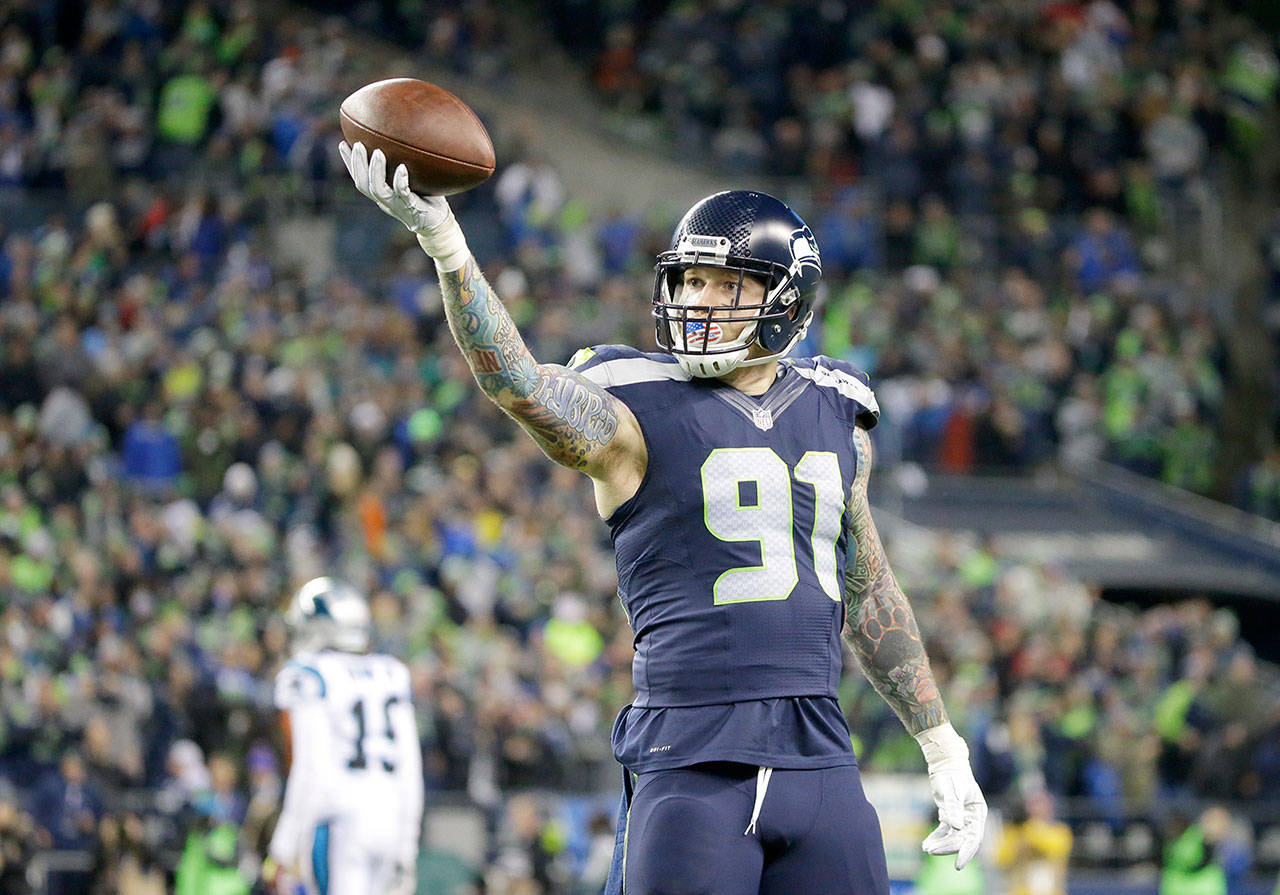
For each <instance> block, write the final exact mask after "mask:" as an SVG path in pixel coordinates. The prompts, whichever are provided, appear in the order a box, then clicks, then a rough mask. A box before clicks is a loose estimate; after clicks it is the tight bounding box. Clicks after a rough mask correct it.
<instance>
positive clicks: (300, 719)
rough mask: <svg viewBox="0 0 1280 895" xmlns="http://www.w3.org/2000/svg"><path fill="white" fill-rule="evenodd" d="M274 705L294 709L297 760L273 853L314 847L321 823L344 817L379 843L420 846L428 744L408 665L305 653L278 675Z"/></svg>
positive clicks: (384, 659)
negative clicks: (422, 737)
mask: <svg viewBox="0 0 1280 895" xmlns="http://www.w3.org/2000/svg"><path fill="white" fill-rule="evenodd" d="M275 703H276V706H277V707H278V708H280V709H282V710H284V711H287V712H288V714H289V724H290V730H291V740H292V746H293V749H292V751H293V762H292V766H291V767H290V770H289V781H288V785H287V788H286V791H285V804H284V809H283V811H282V813H281V817H280V821H279V823H278V824H277V828H276V834H275V837H273V841H272V853H273V854H276V855H278V856H281V857H291V856H293V855H295V854H297V853H298V852H299V851H300V850H302V849H306V848H309V847H310V845H309V843H310V839H311V836H312V833H313V831H314V829H315V827H316V826H317V825H319V824H322V823H326V822H329V821H335V820H343V821H346V822H347V823H348V825H349V829H351V830H352V832H353V834H354V835H356V836H358V837H359V839H361V840H362V841H365V842H367V843H368V845H369V846H370V847H371V848H372V847H376V846H379V845H380V846H381V848H383V849H388V850H392V851H398V852H400V853H402V854H409V853H411V852H412V851H413V850H416V847H417V842H418V832H419V829H420V824H421V817H422V788H423V783H422V752H421V746H420V744H419V742H418V731H417V725H416V724H415V722H414V713H413V701H412V694H411V690H410V683H409V670H408V669H407V668H406V667H405V666H404V663H402V662H401V661H400V660H399V659H396V658H393V657H391V656H382V655H360V654H352V653H342V652H336V651H329V650H326V651H321V652H316V653H306V654H300V655H298V656H295V657H294V658H293V659H292V660H291V661H290V662H289V663H288V664H287V665H285V667H284V668H283V669H281V671H280V673H279V675H278V676H277V677H276V684H275ZM392 842H394V843H396V845H395V846H394V847H393V846H392Z"/></svg>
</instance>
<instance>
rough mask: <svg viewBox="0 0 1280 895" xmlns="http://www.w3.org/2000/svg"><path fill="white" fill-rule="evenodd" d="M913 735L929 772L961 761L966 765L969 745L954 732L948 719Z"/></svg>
mask: <svg viewBox="0 0 1280 895" xmlns="http://www.w3.org/2000/svg"><path fill="white" fill-rule="evenodd" d="M915 736H916V742H917V743H919V744H920V751H921V752H923V753H924V760H925V762H926V763H927V764H928V765H929V771H930V773H932V772H933V771H936V770H940V769H942V768H945V767H947V766H949V765H951V764H953V763H954V764H960V763H962V762H963V763H964V765H965V766H966V767H967V766H968V764H969V747H968V746H966V745H965V742H964V738H963V737H961V736H960V734H958V733H956V729H955V728H954V727H952V726H951V722H950V721H947V722H946V723H943V724H939V725H938V726H937V727H930V728H927V729H925V730H922V731H920V732H919V733H918V734H916V735H915Z"/></svg>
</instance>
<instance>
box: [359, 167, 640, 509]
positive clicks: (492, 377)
mask: <svg viewBox="0 0 1280 895" xmlns="http://www.w3.org/2000/svg"><path fill="white" fill-rule="evenodd" d="M338 152H339V154H341V156H342V161H343V163H344V164H345V165H346V166H347V171H348V173H350V174H351V181H352V183H354V184H355V187H356V189H357V190H359V191H360V192H361V193H362V194H364V195H365V196H367V197H369V198H370V199H372V200H373V201H374V202H375V203H376V204H377V206H378V207H379V208H380V209H382V210H383V211H384V212H386V213H387V214H389V215H390V216H391V217H393V218H395V219H396V220H397V221H399V222H400V223H402V224H404V226H405V227H406V228H407V229H408V230H409V231H410V232H411V233H413V234H414V235H415V236H417V238H418V244H419V245H421V246H422V250H423V251H424V252H426V253H427V254H428V255H430V256H431V257H432V258H433V259H435V263H436V271H437V273H439V275H440V285H441V288H442V290H443V292H444V309H445V314H446V316H447V317H448V319H449V329H450V330H451V331H452V332H453V338H454V340H455V341H456V342H457V343H458V347H459V348H461V349H462V354H463V356H465V357H466V359H467V363H468V364H469V365H470V366H471V372H472V373H473V374H474V375H475V377H476V382H478V383H480V388H482V389H483V390H484V393H485V394H486V395H488V396H489V397H490V398H491V399H492V400H493V401H494V402H495V403H496V404H497V405H498V406H499V407H501V408H502V409H503V410H505V411H506V412H507V413H509V414H510V415H511V416H512V417H514V418H515V419H516V420H517V421H518V422H519V423H520V425H522V426H523V427H524V428H525V431H527V432H528V433H529V434H530V435H531V436H533V439H534V441H536V442H537V443H538V445H539V446H540V447H541V448H542V450H543V451H544V452H545V453H546V455H547V456H548V457H550V458H551V459H552V460H555V461H556V462H557V463H561V464H563V465H565V466H568V467H569V468H571V469H579V470H581V471H583V472H585V473H586V474H587V475H589V476H591V477H592V479H594V480H595V486H596V506H597V508H598V509H599V510H600V513H601V515H603V516H607V515H608V514H609V512H611V511H612V508H613V507H616V506H617V505H618V504H620V503H622V502H623V501H624V500H626V499H627V498H628V497H630V496H631V495H632V494H634V493H635V490H636V488H638V487H639V485H640V480H641V479H642V478H643V476H644V468H645V464H646V462H647V461H648V456H647V454H646V449H645V444H644V436H643V435H642V434H641V432H640V424H639V423H637V422H636V418H635V416H634V415H633V414H632V413H631V411H630V410H629V409H627V406H626V405H625V404H623V403H622V402H621V401H619V400H618V399H617V398H615V397H613V396H612V395H610V394H609V393H608V392H606V391H605V390H604V389H603V388H601V387H600V386H598V385H596V384H595V383H593V382H591V381H590V380H588V379H586V378H585V377H583V376H581V375H579V374H578V373H575V372H574V371H573V370H570V369H568V368H567V367H561V366H556V365H554V364H539V363H538V362H537V361H535V360H534V359H533V356H532V355H531V354H529V349H528V348H526V347H525V344H524V340H523V339H521V338H520V333H519V332H517V331H516V327H515V324H514V323H513V322H512V321H511V316H510V315H509V314H508V313H507V309H506V308H504V307H503V306H502V302H501V301H499V300H498V297H497V296H496V295H494V294H493V291H492V290H491V289H490V288H489V284H488V283H487V282H485V278H484V274H482V273H481V272H480V268H479V267H478V266H477V265H476V262H475V259H474V258H472V257H471V251H470V250H469V249H468V248H467V241H466V238H465V237H464V236H463V234H462V228H461V227H460V226H459V225H458V221H457V219H456V218H455V217H454V216H453V212H452V211H451V210H450V208H449V203H448V202H447V201H445V200H444V198H442V197H440V196H420V195H418V194H417V193H414V192H413V191H412V190H411V189H410V188H409V170H408V168H406V167H405V166H404V165H399V166H397V167H396V170H395V173H394V174H393V175H392V178H391V181H390V182H388V180H387V159H386V156H385V155H383V152H382V150H381V149H375V150H373V152H372V153H370V152H368V151H367V150H366V148H365V146H364V144H362V143H359V142H357V143H354V144H351V145H347V143H346V142H343V143H340V144H338Z"/></svg>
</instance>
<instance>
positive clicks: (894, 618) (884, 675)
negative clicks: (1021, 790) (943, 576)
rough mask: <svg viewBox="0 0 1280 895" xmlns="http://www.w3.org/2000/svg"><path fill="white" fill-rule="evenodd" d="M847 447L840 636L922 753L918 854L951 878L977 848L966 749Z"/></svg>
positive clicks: (861, 466)
mask: <svg viewBox="0 0 1280 895" xmlns="http://www.w3.org/2000/svg"><path fill="white" fill-rule="evenodd" d="M853 443H854V448H855V450H856V452H857V459H858V469H857V472H856V474H855V475H854V479H853V487H852V488H851V489H850V492H849V504H848V507H847V511H846V513H845V525H846V531H847V532H848V534H849V549H850V550H851V551H852V558H851V560H850V562H849V564H848V566H847V568H846V571H845V576H844V600H845V606H846V607H847V609H848V612H847V615H846V623H845V636H846V637H847V638H848V640H849V643H850V645H851V646H852V647H853V651H854V654H855V655H857V657H858V664H859V665H860V666H862V671H863V673H864V674H865V675H866V676H867V680H869V681H870V682H871V686H873V687H875V689H876V692H877V693H879V694H880V696H881V697H883V699H884V701H885V702H887V703H888V704H889V707H890V708H891V709H893V711H894V713H895V714H896V715H897V716H898V717H899V718H900V719H901V720H902V723H903V724H904V725H906V728H907V730H909V731H910V732H911V733H912V735H914V736H915V738H916V742H918V743H919V744H920V749H921V751H922V752H924V757H925V762H926V763H927V764H928V766H929V783H930V786H931V787H932V789H933V800H934V802H935V803H936V804H937V806H938V820H939V823H938V827H937V828H936V829H935V830H934V831H933V832H932V833H930V834H929V836H928V837H927V838H926V839H925V840H924V844H923V848H924V850H925V851H926V852H928V853H929V854H932V855H950V854H954V855H955V856H956V869H957V870H959V869H960V868H962V867H964V865H965V864H967V863H969V861H970V860H972V859H973V856H974V855H975V854H977V851H978V846H979V845H981V844H982V831H983V828H984V826H985V824H986V819H987V803H986V801H985V800H984V799H983V797H982V790H981V789H979V788H978V783H977V781H976V780H974V778H973V771H972V769H971V768H970V767H969V749H968V747H967V746H966V745H965V742H964V740H962V739H961V738H960V735H959V734H957V733H956V732H955V729H954V728H952V726H951V722H950V721H948V720H947V710H946V708H945V707H944V706H943V704H942V696H941V694H939V692H938V685H937V684H936V683H935V682H934V679H933V670H932V669H931V668H930V667H929V657H928V656H927V655H926V654H925V651H924V640H923V639H922V638H921V636H920V626H919V625H917V624H916V615H915V613H914V612H913V611H912V609H911V604H910V603H909V602H907V597H906V595H905V594H904V593H903V592H902V588H901V587H899V586H898V581H897V579H896V578H894V577H893V572H892V570H890V568H889V560H888V558H887V557H886V556H885V552H884V545H883V544H882V543H881V542H880V534H879V532H877V531H876V524H875V522H874V521H872V519H871V504H870V501H869V500H868V498H867V482H868V480H869V479H870V476H871V464H872V456H871V436H870V435H868V434H867V432H866V430H865V429H861V428H859V429H855V430H854V433H853Z"/></svg>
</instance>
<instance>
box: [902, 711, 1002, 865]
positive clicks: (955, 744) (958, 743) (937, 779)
mask: <svg viewBox="0 0 1280 895" xmlns="http://www.w3.org/2000/svg"><path fill="white" fill-rule="evenodd" d="M916 742H918V743H919V744H920V749H921V751H923V752H924V760H925V761H926V762H927V763H928V765H929V785H930V786H931V787H932V788H933V801H934V802H935V803H936V804H937V806H938V820H939V824H938V828H937V829H936V830H934V831H933V832H932V833H930V834H929V835H928V836H927V837H926V838H925V840H924V844H923V846H922V847H923V848H924V850H925V851H926V852H928V853H929V854H931V855H955V856H956V870H960V869H961V868H963V867H964V865H966V864H968V863H969V862H970V861H971V860H973V856H974V855H976V854H977V853H978V846H980V845H981V844H982V831H983V829H984V828H985V827H986V823H987V800H986V799H984V798H983V797H982V790H981V789H979V788H978V781H977V780H975V779H973V770H972V768H970V767H969V747H968V746H966V745H965V743H964V740H963V739H961V737H960V734H958V733H956V731H955V728H954V727H952V726H951V724H950V722H948V723H946V724H939V725H938V726H937V727H930V728H929V729H928V730H922V731H920V732H919V733H918V734H916Z"/></svg>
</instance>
